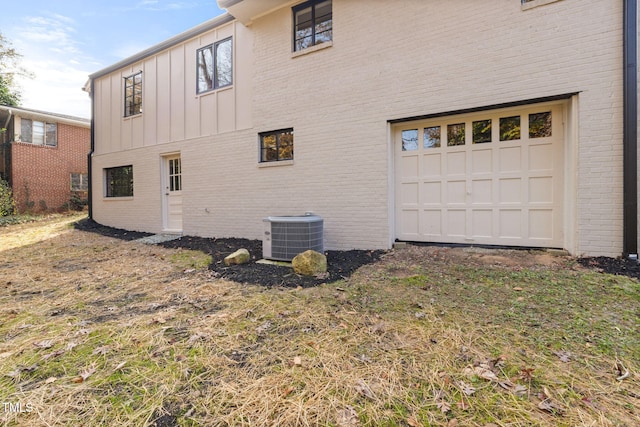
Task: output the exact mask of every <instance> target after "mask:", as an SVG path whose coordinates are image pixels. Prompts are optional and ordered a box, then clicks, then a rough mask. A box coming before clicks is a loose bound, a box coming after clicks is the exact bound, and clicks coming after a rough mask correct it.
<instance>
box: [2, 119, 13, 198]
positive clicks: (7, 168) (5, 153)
mask: <svg viewBox="0 0 640 427" xmlns="http://www.w3.org/2000/svg"><path fill="white" fill-rule="evenodd" d="M11 117H13V111H12V110H9V117H7V121H6V122H5V123H4V126H2V128H3V129H4V132H2V150H0V153H1V154H2V163H3V166H4V174H5V178H6V179H7V182H8V183H9V186H11V185H13V183H12V180H11V145H10V144H9V142H10V141H9V134H8V132H9V128H8V126H9V122H10V121H11Z"/></svg>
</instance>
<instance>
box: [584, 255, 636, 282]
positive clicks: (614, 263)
mask: <svg viewBox="0 0 640 427" xmlns="http://www.w3.org/2000/svg"><path fill="white" fill-rule="evenodd" d="M578 263H579V264H580V265H582V266H583V267H586V268H591V269H597V270H600V271H602V272H603V273H609V274H616V275H618V276H628V277H635V278H636V279H640V264H638V262H637V261H632V260H629V259H626V258H622V257H618V258H609V257H604V256H599V257H585V258H578Z"/></svg>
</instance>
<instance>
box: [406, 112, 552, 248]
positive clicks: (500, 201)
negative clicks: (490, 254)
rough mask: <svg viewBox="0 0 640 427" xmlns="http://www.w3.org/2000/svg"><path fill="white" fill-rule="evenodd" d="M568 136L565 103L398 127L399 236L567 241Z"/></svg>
mask: <svg viewBox="0 0 640 427" xmlns="http://www.w3.org/2000/svg"><path fill="white" fill-rule="evenodd" d="M563 144H564V129H563V108H562V105H560V104H555V105H554V104H540V105H534V106H529V107H518V108H514V109H504V110H495V111H485V112H480V113H473V114H469V115H460V116H450V117H441V118H434V119H429V120H424V121H417V122H408V123H404V124H402V125H399V126H397V127H395V128H394V146H395V148H394V151H395V153H394V154H395V206H396V209H395V211H396V212H395V216H396V233H395V235H396V238H398V239H400V240H408V241H424V242H440V243H466V244H488V245H509V246H535V247H562V246H563V229H562V224H563V165H564V164H563Z"/></svg>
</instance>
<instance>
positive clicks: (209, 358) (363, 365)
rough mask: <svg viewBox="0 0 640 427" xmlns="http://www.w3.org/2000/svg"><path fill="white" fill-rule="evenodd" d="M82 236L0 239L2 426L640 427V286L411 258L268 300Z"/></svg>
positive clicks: (194, 270) (2, 235) (453, 255)
mask: <svg viewBox="0 0 640 427" xmlns="http://www.w3.org/2000/svg"><path fill="white" fill-rule="evenodd" d="M79 218H80V217H79V216H72V217H53V218H48V219H44V220H42V221H38V222H30V223H24V224H16V225H9V226H6V227H2V228H0V402H2V405H3V407H2V409H1V410H0V424H2V425H7V426H13V425H20V426H63V425H68V426H78V425H82V426H86V427H88V426H144V425H149V426H163V427H167V426H175V425H180V426H318V425H321V426H341V427H348V426H410V427H415V426H450V427H451V426H485V427H490V426H491V427H494V426H629V427H632V426H638V425H640V285H639V283H638V281H637V280H636V279H630V278H628V277H623V276H613V275H608V274H603V273H600V272H598V271H595V270H588V269H585V268H583V267H581V266H580V265H579V264H578V263H577V262H576V261H575V259H573V258H571V257H562V256H558V257H554V256H551V255H549V254H546V253H543V252H537V251H531V252H529V251H527V252H525V251H489V250H470V249H461V248H456V249H452V248H437V247H419V246H408V247H407V248H405V249H399V250H396V251H390V252H389V253H388V254H385V255H384V256H383V257H382V259H381V260H379V261H377V262H376V263H374V264H370V265H367V266H364V267H362V268H361V269H360V270H358V271H357V272H356V273H355V274H354V275H352V276H351V277H350V278H349V279H346V280H343V281H339V282H335V283H331V284H324V285H320V286H317V287H313V288H305V289H302V288H298V289H290V288H279V287H273V288H267V287H262V286H257V285H248V284H238V283H233V282H229V281H224V280H221V279H217V278H216V277H215V276H214V275H213V274H212V273H211V272H210V271H209V270H208V268H207V266H208V264H209V263H210V258H209V257H208V255H205V254H203V253H201V252H197V251H190V250H185V249H167V248H163V247H160V246H153V245H143V244H141V243H137V242H123V241H121V240H116V239H113V238H109V237H104V236H100V235H97V234H93V233H88V232H83V231H78V230H74V229H73V227H72V223H73V221H76V220H78V219H79Z"/></svg>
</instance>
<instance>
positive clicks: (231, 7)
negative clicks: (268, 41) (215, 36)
mask: <svg viewBox="0 0 640 427" xmlns="http://www.w3.org/2000/svg"><path fill="white" fill-rule="evenodd" d="M299 2H300V1H299V0H298V1H292V0H218V6H219V7H220V8H222V9H226V10H227V12H229V14H231V15H233V16H234V17H235V18H236V19H237V20H238V21H240V22H242V23H243V24H244V25H250V24H251V22H253V21H254V20H255V19H257V18H259V17H260V16H263V15H266V14H268V13H270V12H273V11H274V10H276V9H280V8H281V7H283V6H287V5H290V4H294V3H299Z"/></svg>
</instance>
